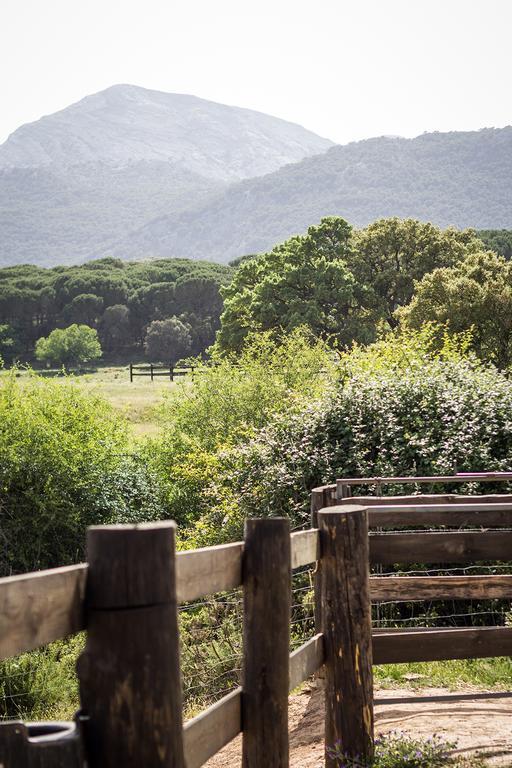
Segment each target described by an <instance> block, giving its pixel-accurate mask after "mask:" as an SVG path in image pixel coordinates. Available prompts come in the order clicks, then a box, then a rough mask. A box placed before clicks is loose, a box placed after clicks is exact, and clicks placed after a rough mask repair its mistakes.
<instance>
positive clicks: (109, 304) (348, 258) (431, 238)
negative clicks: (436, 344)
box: [0, 217, 512, 363]
mask: <svg viewBox="0 0 512 768" xmlns="http://www.w3.org/2000/svg"><path fill="white" fill-rule="evenodd" d="M325 222H330V223H325ZM468 247H469V250H472V251H478V250H482V249H484V250H485V249H486V248H488V249H491V250H493V251H495V253H497V254H499V255H500V256H503V257H504V258H505V259H507V260H508V259H510V256H511V254H512V231H510V230H484V231H480V232H477V233H476V232H474V231H473V230H467V231H466V232H460V231H458V230H455V229H453V230H452V229H450V230H445V231H444V232H443V231H442V230H439V229H438V228H436V227H433V226H432V225H431V224H422V223H420V222H415V221H413V220H405V221H401V220H398V219H386V220H381V221H379V222H375V223H374V224H372V225H370V226H369V227H366V228H365V229H363V230H354V229H353V228H352V227H351V226H350V225H349V224H348V223H347V222H345V221H344V219H341V218H336V217H332V218H330V219H325V220H324V223H323V224H322V225H321V226H320V227H317V228H315V227H310V229H309V230H308V233H307V234H306V235H302V236H297V237H294V238H291V240H289V241H287V242H285V243H283V244H281V245H279V246H276V248H275V249H273V250H272V251H271V252H269V253H268V254H262V255H260V256H252V257H243V258H240V259H238V260H235V261H234V262H233V263H232V265H231V266H224V265H221V264H215V263H212V262H202V261H194V260H187V259H155V260H148V261H139V262H123V261H121V260H119V259H115V258H105V259H99V260H96V261H90V262H87V263H85V264H83V265H81V266H73V267H62V266H61V267H53V268H43V267H38V266H35V265H26V264H25V265H19V266H15V267H6V268H3V269H0V356H1V357H2V358H3V359H4V361H5V362H7V363H9V362H12V361H13V360H15V359H19V360H21V361H22V362H33V361H34V351H35V347H36V343H37V342H38V340H39V339H41V338H43V337H47V335H48V334H50V333H51V332H52V331H53V330H55V329H64V328H68V327H69V326H75V325H86V326H88V327H89V328H92V329H94V331H95V332H96V333H97V335H98V341H99V343H100V345H101V350H102V356H103V360H105V361H107V362H108V361H119V362H127V361H129V360H135V359H138V358H141V357H142V356H144V355H145V356H146V357H147V358H148V359H151V360H152V361H153V362H157V361H165V362H172V361H175V360H178V359H180V358H183V357H192V356H198V355H203V354H204V353H205V351H206V350H207V349H208V348H209V347H210V346H211V345H212V344H213V343H214V342H215V340H216V336H217V332H218V331H219V330H220V317H221V315H222V318H223V323H222V330H220V334H219V335H218V339H219V343H220V347H221V348H224V349H225V350H227V351H229V350H238V349H239V347H240V343H241V341H242V340H243V338H244V337H245V335H246V334H247V332H248V331H249V330H251V331H257V330H269V329H272V328H280V329H281V330H282V331H283V330H284V331H289V330H291V329H293V328H294V327H297V326H300V325H308V326H309V327H310V328H311V330H312V331H313V332H314V333H315V335H317V336H319V337H322V338H327V337H328V336H331V337H333V338H336V339H337V342H338V344H341V345H342V346H347V345H350V344H351V343H352V342H354V341H360V342H368V341H371V340H373V339H374V338H375V337H376V333H377V330H378V324H379V321H381V320H386V321H387V322H388V324H389V325H391V326H392V327H393V326H394V325H395V324H396V322H398V320H395V318H394V313H395V311H396V310H397V309H399V307H401V306H404V305H405V304H407V303H408V302H410V301H411V300H412V298H413V293H414V281H415V280H419V279H421V278H423V277H424V276H425V275H426V274H428V273H430V272H431V271H432V270H433V269H435V268H439V267H448V266H452V265H453V264H454V263H455V262H456V261H457V260H458V259H459V257H460V256H461V254H465V253H466V252H467V251H468ZM377 252H378V255H376V254H377ZM397 260H398V261H397ZM393 264H394V265H395V266H394V268H393ZM390 269H391V271H390ZM260 282H261V285H257V284H258V283H260ZM386 303H387V305H386ZM444 305H446V302H444ZM468 308H469V304H468V305H467V306H466V310H467V309H468ZM479 311H480V310H479ZM417 316H418V310H415V312H414V313H413V315H412V316H411V317H413V318H414V317H417ZM469 316H470V314H468V312H467V311H465V313H464V318H465V319H467V318H468V317H469ZM479 316H481V311H480V315H479V314H478V312H477V314H476V315H474V316H473V319H474V318H475V317H476V318H477V319H478V317H479ZM434 319H438V320H443V321H445V320H447V319H449V318H448V317H445V316H444V315H443V313H442V312H440V311H438V312H437V315H436V317H435V318H434ZM459 325H460V322H458V325H457V327H458V326H459ZM498 333H501V330H500V329H498Z"/></svg>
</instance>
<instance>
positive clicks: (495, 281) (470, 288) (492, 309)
mask: <svg viewBox="0 0 512 768" xmlns="http://www.w3.org/2000/svg"><path fill="white" fill-rule="evenodd" d="M401 315H402V318H403V320H404V322H405V323H406V324H407V325H409V326H410V327H412V328H419V327H421V326H422V325H423V324H424V323H427V322H436V323H442V324H446V325H448V327H449V329H450V331H453V332H461V331H465V330H469V329H471V331H472V333H471V336H472V345H473V348H474V350H475V351H476V353H477V354H478V355H479V356H480V357H481V358H482V359H484V360H489V361H492V362H494V363H496V365H497V366H498V367H500V368H505V367H507V366H509V365H510V363H511V361H512V263H511V262H509V261H506V260H505V259H504V258H503V257H502V256H497V255H496V254H495V253H493V252H492V251H487V252H484V251H480V252H478V253H472V254H470V255H469V256H467V257H466V259H464V261H462V262H460V263H459V264H456V265H455V266H453V267H450V268H444V269H436V270H434V271H433V272H432V273H430V274H428V275H425V277H424V278H423V280H421V282H420V283H419V284H418V285H417V287H416V294H415V296H414V298H413V300H412V301H411V303H410V305H409V306H408V307H406V308H405V309H404V310H403V312H402V313H401Z"/></svg>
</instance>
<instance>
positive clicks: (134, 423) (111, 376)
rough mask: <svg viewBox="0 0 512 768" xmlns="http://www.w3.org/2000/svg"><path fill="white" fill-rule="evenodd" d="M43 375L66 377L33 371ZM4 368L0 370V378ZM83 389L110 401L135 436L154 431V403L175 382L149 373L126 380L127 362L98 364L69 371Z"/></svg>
mask: <svg viewBox="0 0 512 768" xmlns="http://www.w3.org/2000/svg"><path fill="white" fill-rule="evenodd" d="M37 373H38V375H40V376H43V377H44V378H52V379H53V380H55V381H57V382H65V381H66V380H67V379H68V378H69V377H68V376H64V375H62V372H61V371H60V370H57V369H50V370H46V371H37ZM5 375H6V372H5V371H4V372H0V381H1V380H2V377H3V376H4V377H5ZM19 375H20V377H22V378H23V377H26V376H28V375H29V374H28V371H24V370H20V373H19ZM70 377H71V378H73V379H74V380H76V381H78V382H79V383H80V384H81V385H82V386H83V387H84V389H85V390H86V391H90V392H94V393H96V394H98V395H100V396H101V397H104V398H105V399H106V400H107V401H108V402H109V403H110V405H112V406H113V408H114V409H115V410H116V412H118V413H119V415H120V417H121V418H122V419H123V420H126V421H127V423H128V426H129V428H130V431H131V433H132V435H133V437H134V439H136V440H140V439H142V438H144V437H152V436H155V435H156V434H158V431H159V425H158V423H157V419H156V416H155V406H157V405H158V404H159V403H161V401H162V396H163V395H164V394H165V393H166V392H169V390H170V389H172V388H173V387H175V386H176V383H175V382H170V381H166V380H165V379H164V378H163V377H158V378H156V379H155V380H154V381H151V380H150V378H149V376H148V377H145V376H140V377H139V376H138V377H135V378H134V380H133V382H130V369H129V366H127V365H123V366H121V365H106V366H100V367H98V368H97V369H96V370H94V371H87V372H84V373H79V374H78V373H75V372H73V373H72V374H70Z"/></svg>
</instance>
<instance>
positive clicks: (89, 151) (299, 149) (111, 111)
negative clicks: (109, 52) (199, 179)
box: [0, 85, 333, 182]
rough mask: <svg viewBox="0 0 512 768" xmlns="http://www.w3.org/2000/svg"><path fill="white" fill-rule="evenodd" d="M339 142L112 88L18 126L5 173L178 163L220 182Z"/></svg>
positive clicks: (178, 99)
mask: <svg viewBox="0 0 512 768" xmlns="http://www.w3.org/2000/svg"><path fill="white" fill-rule="evenodd" d="M332 145H333V142H331V141H330V140H329V139H324V138H323V137H320V136H317V135H316V134H314V133H312V132H311V131H307V130H306V129H305V128H302V126H299V125H297V124H295V123H291V122H289V121H285V120H281V119H280V118H277V117H272V116H270V115H265V114H264V113H263V112H256V111H254V110H249V109H246V108H242V107H231V106H228V105H225V104H220V103H218V102H214V101H210V100H207V99H201V98H199V97H198V96H192V95H188V94H174V93H166V92H164V91H155V90H150V89H146V88H141V87H140V86H132V85H114V86H111V87H110V88H107V89H105V90H103V91H99V92H98V93H95V94H91V95H89V96H85V97H84V98H83V99H81V100H80V101H78V102H75V103H74V104H71V105H69V106H68V107H65V108H64V109H62V110H59V111H58V112H54V113H53V114H51V115H45V116H44V117H42V118H40V119H39V120H36V121H34V122H32V123H27V124H25V125H22V126H20V128H18V129H17V130H16V131H14V132H13V133H12V134H11V135H10V136H9V137H8V138H7V140H6V141H5V142H4V143H3V144H2V145H0V169H4V170H6V169H12V168H26V167H45V166H48V165H51V164H53V163H56V164H57V165H58V166H63V167H69V166H71V165H81V164H83V163H89V162H99V161H102V162H104V163H106V164H107V165H110V166H112V167H117V168H119V167H123V166H125V165H127V164H132V163H133V162H137V161H141V160H155V161H162V162H169V161H171V162H179V163H180V164H182V165H183V166H184V167H185V168H187V169H188V170H191V171H193V172H195V173H198V174H200V175H202V176H206V177H209V178H213V179H215V180H217V181H225V182H229V181H234V180H239V179H242V178H249V177H253V176H257V175H262V174H264V173H267V172H269V171H272V170H276V169H277V168H278V167H280V166H282V165H285V164H286V163H289V162H296V161H297V160H300V159H302V158H303V157H305V156H307V155H308V154H314V153H317V152H320V151H323V150H324V149H327V148H328V147H329V146H332Z"/></svg>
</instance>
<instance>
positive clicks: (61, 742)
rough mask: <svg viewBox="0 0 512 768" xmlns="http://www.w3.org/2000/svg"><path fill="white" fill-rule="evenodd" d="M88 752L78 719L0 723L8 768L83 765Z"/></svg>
mask: <svg viewBox="0 0 512 768" xmlns="http://www.w3.org/2000/svg"><path fill="white" fill-rule="evenodd" d="M84 764H85V763H84V755H83V751H82V744H81V740H80V735H79V732H78V730H77V728H76V726H75V724H74V723H32V724H30V725H28V726H27V725H26V724H25V723H21V722H16V721H14V722H13V721H10V722H5V723H0V765H1V766H4V768H82V766H83V765H84Z"/></svg>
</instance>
